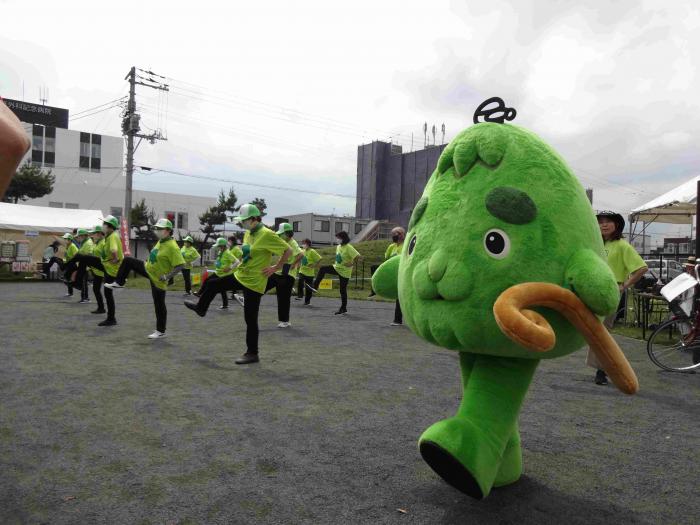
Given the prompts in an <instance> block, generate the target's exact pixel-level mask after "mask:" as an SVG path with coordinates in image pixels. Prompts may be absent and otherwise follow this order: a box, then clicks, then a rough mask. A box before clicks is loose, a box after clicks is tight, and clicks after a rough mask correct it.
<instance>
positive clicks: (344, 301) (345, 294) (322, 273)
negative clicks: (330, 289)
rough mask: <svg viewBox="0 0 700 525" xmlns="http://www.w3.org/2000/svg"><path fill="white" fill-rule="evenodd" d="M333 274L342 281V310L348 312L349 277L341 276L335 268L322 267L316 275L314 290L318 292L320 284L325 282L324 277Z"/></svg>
mask: <svg viewBox="0 0 700 525" xmlns="http://www.w3.org/2000/svg"><path fill="white" fill-rule="evenodd" d="M327 273H330V274H333V275H337V276H338V279H339V280H340V303H341V304H340V309H341V310H347V309H348V282H349V281H350V279H349V278H348V277H343V276H342V275H340V274H339V273H338V272H337V271H336V269H335V268H333V267H332V266H321V268H320V269H319V270H318V275H316V280H314V288H315V289H316V290H318V286H319V284H321V281H322V280H323V277H324V276H325V275H326V274H327Z"/></svg>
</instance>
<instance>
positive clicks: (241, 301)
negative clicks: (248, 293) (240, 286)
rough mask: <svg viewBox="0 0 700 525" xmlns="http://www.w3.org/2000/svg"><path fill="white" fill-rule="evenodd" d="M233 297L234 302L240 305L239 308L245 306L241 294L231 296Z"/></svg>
mask: <svg viewBox="0 0 700 525" xmlns="http://www.w3.org/2000/svg"><path fill="white" fill-rule="evenodd" d="M233 297H234V298H235V299H236V301H238V302H239V303H240V305H241V306H245V299H244V298H243V296H242V295H241V294H239V293H235V294H233Z"/></svg>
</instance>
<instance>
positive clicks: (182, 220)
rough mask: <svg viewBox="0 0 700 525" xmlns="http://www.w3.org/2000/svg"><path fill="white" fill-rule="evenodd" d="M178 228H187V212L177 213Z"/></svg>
mask: <svg viewBox="0 0 700 525" xmlns="http://www.w3.org/2000/svg"><path fill="white" fill-rule="evenodd" d="M175 227H176V228H180V229H181V230H186V229H187V214H186V213H183V212H178V214H177V226H175Z"/></svg>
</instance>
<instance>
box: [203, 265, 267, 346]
mask: <svg viewBox="0 0 700 525" xmlns="http://www.w3.org/2000/svg"><path fill="white" fill-rule="evenodd" d="M209 279H211V278H209ZM209 279H207V280H206V282H205V283H204V284H205V287H204V288H202V290H201V292H202V295H201V296H200V298H199V302H198V303H197V309H198V310H199V311H200V312H203V313H206V311H207V309H208V308H209V305H210V304H211V302H212V300H213V299H214V297H216V294H218V293H221V292H224V293H226V291H227V290H243V297H244V306H243V316H244V317H245V325H246V332H245V342H246V347H247V350H246V352H247V353H249V354H257V353H258V337H259V334H260V330H259V329H258V313H259V312H260V299H261V298H262V296H263V294H261V293H258V292H255V291H253V290H251V289H250V288H246V287H245V286H243V285H242V284H241V283H239V282H238V280H237V279H236V277H234V276H233V275H227V276H226V277H218V278H216V279H213V280H212V282H211V283H209Z"/></svg>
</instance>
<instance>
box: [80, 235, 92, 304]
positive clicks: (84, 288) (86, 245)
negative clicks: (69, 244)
mask: <svg viewBox="0 0 700 525" xmlns="http://www.w3.org/2000/svg"><path fill="white" fill-rule="evenodd" d="M76 239H77V241H78V245H79V246H80V248H78V255H92V249H93V248H94V244H93V242H92V239H91V238H90V237H89V236H88V231H87V230H86V229H85V228H78V231H77V232H76ZM78 284H79V285H80V303H81V304H86V303H89V302H90V295H89V289H88V273H87V272H85V273H84V274H83V280H82V281H81V282H79V283H78Z"/></svg>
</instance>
